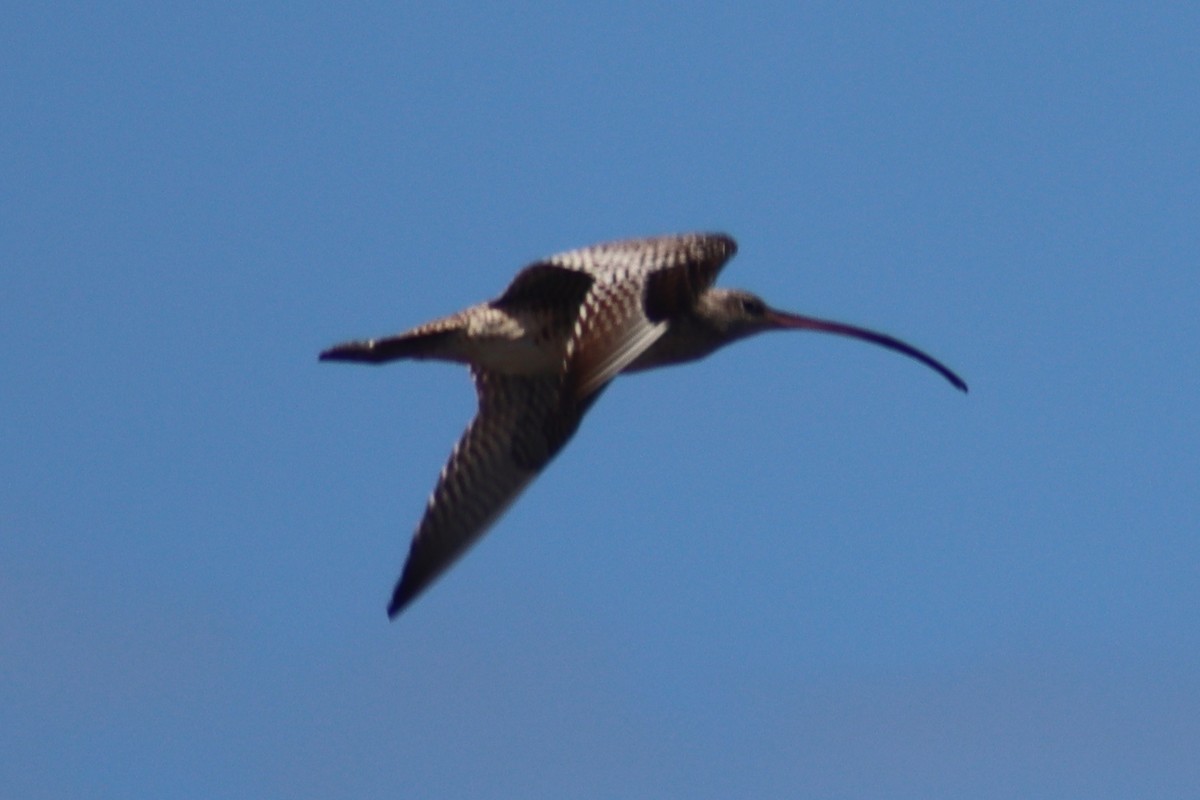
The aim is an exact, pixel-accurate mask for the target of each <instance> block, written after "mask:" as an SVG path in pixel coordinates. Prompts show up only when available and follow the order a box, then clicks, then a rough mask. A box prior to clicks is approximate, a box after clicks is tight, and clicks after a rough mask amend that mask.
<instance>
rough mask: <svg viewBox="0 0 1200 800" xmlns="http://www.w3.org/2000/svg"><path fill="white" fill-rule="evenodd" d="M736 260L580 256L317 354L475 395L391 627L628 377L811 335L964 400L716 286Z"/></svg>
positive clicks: (711, 250)
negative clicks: (448, 366)
mask: <svg viewBox="0 0 1200 800" xmlns="http://www.w3.org/2000/svg"><path fill="white" fill-rule="evenodd" d="M736 251H737V245H736V243H735V242H734V241H733V239H732V238H730V237H728V236H724V235H721V234H706V233H695V234H685V235H678V236H661V237H656V238H650V239H631V240H625V241H617V242H608V243H605V244H598V245H594V246H592V247H586V248H582V249H578V250H571V251H568V252H565V253H559V254H558V255H553V256H550V257H549V258H546V259H543V260H541V261H538V262H536V263H533V264H531V265H529V266H527V267H525V269H523V270H521V271H520V272H519V273H517V276H516V278H514V279H513V281H512V283H511V284H509V286H508V288H507V289H505V290H504V293H503V294H502V295H500V297H498V298H496V299H495V300H492V301H491V302H487V303H481V304H479V305H475V306H471V307H470V308H467V309H464V310H463V311H460V312H458V313H457V314H451V315H450V316H448V317H443V318H441V319H438V320H434V321H433V322H429V323H426V324H425V325H421V326H419V327H416V328H413V329H412V330H409V331H406V332H404V333H400V334H397V335H395V336H387V337H383V338H380V339H366V340H361V341H353V342H347V343H344V344H339V345H336V346H334V347H331V348H330V349H328V350H326V351H325V352H323V353H321V355H320V359H321V360H322V361H352V362H363V363H368V364H382V363H385V362H388V361H394V360H396V359H403V358H411V359H436V360H442V361H453V362H458V363H462V364H466V365H467V366H469V367H470V371H471V378H472V379H473V380H474V382H475V390H476V393H477V394H478V397H479V410H478V413H477V414H476V415H475V418H474V419H473V420H472V421H471V423H470V424H469V425H468V426H467V429H466V431H465V432H464V433H463V435H462V438H461V439H459V441H458V444H456V445H455V447H454V449H453V451H452V452H451V453H450V460H449V461H448V462H447V463H446V466H445V467H443V468H442V472H441V475H440V476H439V477H438V481H437V485H436V487H435V488H434V490H433V494H432V495H430V498H429V502H428V505H427V506H426V509H425V515H424V517H423V518H422V519H421V523H420V525H419V526H418V527H417V531H416V533H415V534H414V535H413V539H412V544H411V547H410V549H409V553H408V559H407V561H406V562H405V565H404V570H403V572H402V573H401V576H400V579H399V581H398V582H397V584H396V588H395V591H394V592H393V594H392V599H391V602H390V603H389V604H388V616H389V617H393V618H394V617H395V616H396V615H397V614H399V613H400V611H402V610H403V609H404V608H405V607H406V606H407V605H408V604H409V603H411V602H412V601H413V600H414V599H415V598H416V597H417V596H418V595H419V594H420V593H421V592H422V591H424V590H425V589H426V588H427V587H428V586H429V585H430V584H431V583H432V582H433V581H434V580H436V579H437V577H438V576H439V575H441V574H442V573H443V572H445V570H446V569H447V568H448V567H449V566H450V565H451V564H453V563H454V561H455V560H456V559H457V558H458V557H459V556H461V555H462V554H463V553H464V552H465V551H466V550H467V549H468V548H469V547H470V546H471V545H472V544H473V543H474V542H476V541H478V540H479V538H480V537H481V536H483V534H484V533H485V532H486V531H487V529H488V528H489V527H490V526H491V525H492V523H494V522H495V521H496V520H497V519H498V518H499V517H500V515H501V514H503V513H504V510H505V509H506V508H508V506H509V505H510V504H511V503H512V502H513V501H514V500H515V499H516V498H517V496H518V495H519V494H520V493H521V491H522V490H523V489H524V488H525V487H526V486H528V485H529V483H530V481H532V480H533V479H534V478H535V477H536V476H537V475H538V473H540V472H541V471H542V470H543V469H545V467H546V465H547V464H548V463H549V462H550V460H551V459H552V458H554V456H555V455H556V454H557V453H558V451H559V450H561V449H562V447H563V445H565V444H566V443H567V441H568V440H569V439H570V438H571V436H572V434H574V433H575V429H576V428H578V427H579V422H580V420H581V419H582V418H583V415H584V413H585V412H586V411H587V410H588V408H590V407H591V405H592V403H594V402H595V401H596V399H597V398H598V397H599V396H600V393H601V392H603V391H604V388H605V387H606V386H608V384H609V383H610V382H611V381H612V380H613V378H615V377H616V376H617V375H618V374H620V373H622V372H633V371H635V370H644V369H652V368H654V367H662V366H667V365H669V364H679V363H683V362H687V361H695V360H696V359H700V358H703V357H705V356H707V355H708V354H709V353H712V352H713V351H715V350H717V349H719V348H721V347H724V346H725V345H727V344H730V343H732V342H736V341H737V340H739V339H743V338H745V337H747V336H752V335H754V334H756V333H762V332H764V331H772V330H808V331H820V332H824V333H836V334H841V335H843V336H851V337H854V338H857V339H862V340H865V341H868V342H872V343H874V344H877V345H881V346H883V347H887V348H889V349H891V350H895V351H897V352H900V353H903V354H904V355H907V356H910V357H911V358H914V359H916V360H918V361H920V362H922V363H923V364H925V365H926V366H929V367H931V368H932V369H934V370H936V371H937V372H938V373H940V374H941V375H942V377H944V378H945V379H946V380H948V381H949V382H950V383H951V384H953V385H954V386H955V387H956V388H958V389H960V390H962V391H964V392H965V391H966V390H967V385H966V384H965V383H964V382H963V381H962V379H961V378H959V377H958V376H957V375H955V374H954V373H953V372H952V371H951V370H950V369H949V368H947V367H946V366H945V365H943V364H942V363H941V362H939V361H937V360H936V359H934V358H932V357H931V356H929V355H927V354H926V353H924V352H922V351H920V350H918V349H917V348H915V347H913V346H911V345H909V344H906V343H904V342H902V341H900V340H899V339H896V338H893V337H891V336H888V335H886V334H882V333H877V332H875V331H871V330H867V329H865V328H860V327H857V326H854V325H847V324H844V323H840V322H832V321H829V320H824V319H818V318H816V317H809V316H802V315H799V314H791V313H788V312H784V311H779V310H777V309H774V308H771V307H770V306H768V305H767V304H766V303H765V302H763V301H762V300H761V299H760V298H759V297H757V296H755V295H753V294H750V293H749V292H745V291H741V290H738V289H721V288H716V287H714V286H713V283H714V281H715V280H716V278H717V273H719V272H720V271H721V268H722V267H723V266H724V265H725V263H726V262H727V261H728V260H729V259H730V258H731V257H732V256H733V254H734V253H735V252H736Z"/></svg>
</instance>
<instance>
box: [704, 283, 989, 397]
mask: <svg viewBox="0 0 1200 800" xmlns="http://www.w3.org/2000/svg"><path fill="white" fill-rule="evenodd" d="M696 310H697V312H698V316H699V317H701V318H702V319H704V321H705V323H706V324H707V325H709V326H711V327H712V329H713V332H714V333H715V334H717V336H718V337H719V338H720V339H721V344H722V345H723V344H727V343H729V342H733V341H736V340H738V339H742V338H744V337H746V336H753V335H754V334H756V333H762V332H764V331H777V330H804V331H819V332H822V333H836V334H839V335H841V336H849V337H851V338H854V339H861V340H863V341H865V342H871V343H872V344H877V345H879V346H880V347H886V348H888V349H889V350H894V351H896V352H897V353H903V354H904V355H906V356H908V357H910V358H915V359H916V360H917V361H920V362H921V363H922V364H924V365H926V366H927V367H929V368H930V369H933V370H935V371H936V372H938V373H939V374H940V375H941V376H942V377H943V378H945V379H946V380H948V381H949V382H950V383H951V384H952V385H953V386H954V387H955V388H957V389H960V390H962V391H964V392H965V391H967V384H966V383H965V382H964V381H963V379H962V378H960V377H958V375H956V374H954V372H953V371H952V370H951V369H950V368H949V367H947V366H946V365H945V364H942V363H941V362H940V361H938V360H937V359H935V358H933V357H932V356H930V355H929V354H927V353H924V352H922V351H921V350H918V349H917V348H915V347H913V346H912V345H910V344H907V343H905V342H902V341H900V340H899V339H896V338H895V337H892V336H888V335H887V334H885V333H878V332H876V331H872V330H868V329H867V328H860V327H858V326H856V325H847V324H846V323H843V322H833V321H831V320H826V319H818V318H817V317H808V316H804V315H802V314H792V313H790V312H787V311H780V310H778V309H775V308H771V307H770V306H769V305H767V304H766V302H764V301H763V299H762V298H761V297H759V296H758V295H755V294H752V293H750V292H747V291H743V290H741V289H716V288H714V289H709V290H708V291H707V292H705V293H704V294H703V295H702V296H701V297H700V298H699V301H698V303H697V309H696Z"/></svg>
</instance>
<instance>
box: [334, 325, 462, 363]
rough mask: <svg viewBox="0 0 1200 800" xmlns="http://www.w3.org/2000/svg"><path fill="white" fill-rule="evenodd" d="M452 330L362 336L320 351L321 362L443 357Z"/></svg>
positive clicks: (368, 361)
mask: <svg viewBox="0 0 1200 800" xmlns="http://www.w3.org/2000/svg"><path fill="white" fill-rule="evenodd" d="M454 335H455V331H452V330H440V331H410V332H408V333H401V334H397V335H395V336H387V337H384V338H382V339H364V340H362V341H356V342H344V343H342V344H338V345H334V346H333V347H331V348H329V349H328V350H326V351H325V352H323V353H321V355H320V360H321V361H353V362H357V363H362V364H384V363H387V362H388V361H396V360H397V359H401V358H444V357H445V353H446V345H447V343H448V340H449V339H451V338H453V337H454Z"/></svg>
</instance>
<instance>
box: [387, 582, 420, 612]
mask: <svg viewBox="0 0 1200 800" xmlns="http://www.w3.org/2000/svg"><path fill="white" fill-rule="evenodd" d="M415 597H416V593H415V592H413V590H412V587H411V586H409V585H408V584H406V583H405V582H404V579H403V578H401V580H400V581H399V582H398V583H397V584H396V588H395V590H393V591H392V599H391V600H390V601H388V607H387V615H388V619H389V620H394V619H395V618H396V617H398V616H400V612H401V611H403V610H404V609H405V608H406V607H407V606H408V604H409V603H411V602H412V601H413V598H415Z"/></svg>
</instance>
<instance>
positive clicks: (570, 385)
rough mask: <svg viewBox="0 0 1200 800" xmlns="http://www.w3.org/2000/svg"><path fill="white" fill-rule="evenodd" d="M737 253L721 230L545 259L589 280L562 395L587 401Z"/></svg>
mask: <svg viewBox="0 0 1200 800" xmlns="http://www.w3.org/2000/svg"><path fill="white" fill-rule="evenodd" d="M736 251H737V244H736V243H735V242H734V241H733V239H731V238H730V237H728V236H725V235H722V234H685V235H681V236H662V237H658V238H654V239H632V240H627V241H620V242H610V243H608V244H601V245H595V246H593V247H587V248H583V249H581V250H572V251H570V252H567V253H562V254H560V255H557V256H552V257H551V258H549V259H547V262H548V263H550V264H553V265H556V266H561V267H563V268H564V269H572V270H580V271H583V272H586V273H588V274H590V275H592V276H593V279H594V280H593V282H592V284H591V287H590V288H589V289H588V292H587V294H586V296H585V297H584V298H583V301H582V303H581V304H580V306H579V313H578V315H577V316H576V319H575V327H574V329H573V330H572V332H571V338H570V340H569V342H568V344H567V351H566V360H567V364H566V366H567V370H566V380H565V384H564V399H568V400H574V401H576V402H586V401H587V400H588V398H589V397H591V396H592V395H593V394H594V393H596V392H598V391H599V390H600V389H602V388H603V387H604V386H605V385H606V384H607V383H608V382H609V381H611V380H612V379H613V378H615V377H616V376H617V374H618V373H620V372H621V370H623V369H625V367H627V366H629V364H630V363H632V362H633V361H634V359H636V358H637V357H638V356H639V355H641V354H642V353H643V352H645V351H646V349H647V348H649V347H650V345H652V344H654V342H655V340H657V339H658V337H660V336H662V335H663V333H665V332H666V329H667V324H668V322H669V321H670V319H671V318H672V317H674V316H677V315H679V314H682V313H686V312H687V311H689V310H690V309H692V308H693V307H694V306H695V303H696V299H697V298H698V297H699V296H700V294H701V293H702V292H704V291H705V290H706V289H708V288H709V287H710V286H712V284H713V282H714V281H715V280H716V279H717V273H719V272H720V271H721V267H723V266H724V265H725V262H727V261H728V260H729V259H730V257H731V256H733V254H734V253H735V252H736Z"/></svg>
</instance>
